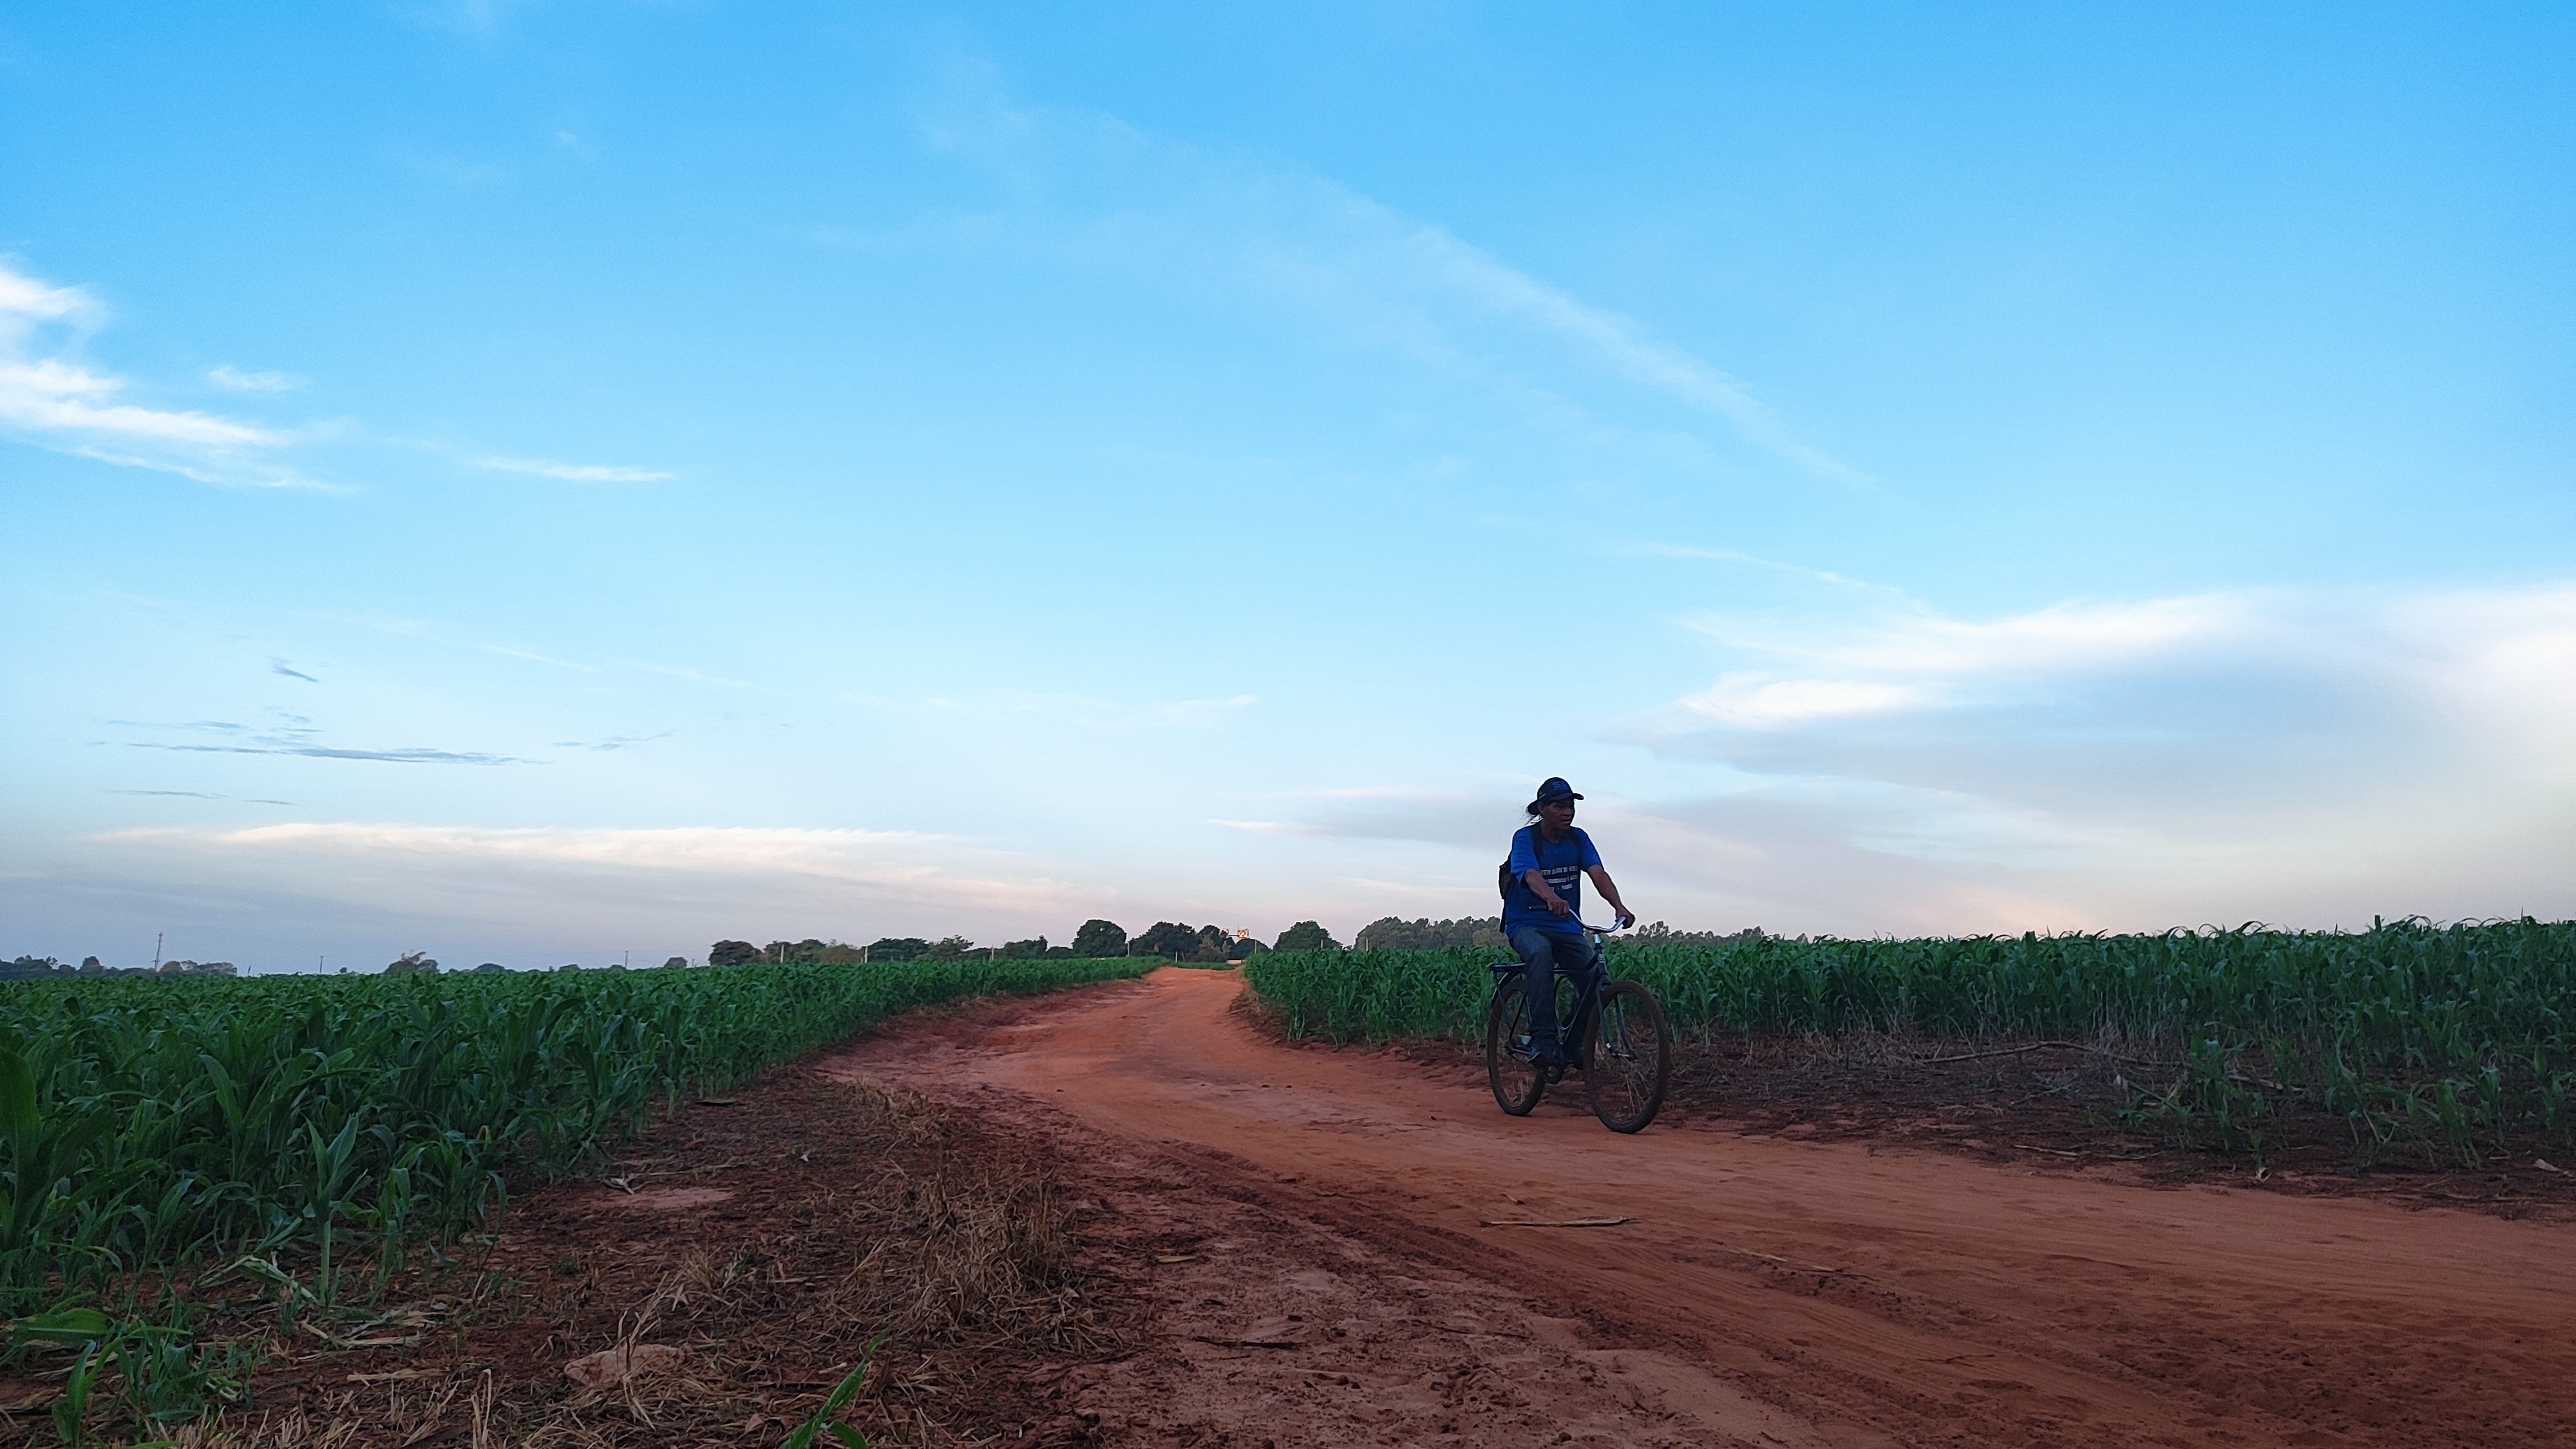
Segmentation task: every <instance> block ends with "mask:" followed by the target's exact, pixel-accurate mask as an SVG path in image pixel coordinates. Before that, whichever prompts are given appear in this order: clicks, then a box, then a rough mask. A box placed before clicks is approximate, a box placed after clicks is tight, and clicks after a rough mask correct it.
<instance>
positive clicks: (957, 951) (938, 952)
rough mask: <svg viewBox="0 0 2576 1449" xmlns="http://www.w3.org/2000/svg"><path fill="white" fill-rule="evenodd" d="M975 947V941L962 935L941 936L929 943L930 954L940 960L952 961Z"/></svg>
mask: <svg viewBox="0 0 2576 1449" xmlns="http://www.w3.org/2000/svg"><path fill="white" fill-rule="evenodd" d="M974 949H975V943H974V942H972V941H970V940H967V939H966V938H965V937H963V936H942V937H940V938H939V939H938V940H936V941H933V942H931V943H930V954H931V955H932V956H933V957H935V958H937V959H939V960H942V961H954V960H956V959H958V958H959V957H961V956H963V955H965V954H966V953H967V952H969V951H972V950H974Z"/></svg>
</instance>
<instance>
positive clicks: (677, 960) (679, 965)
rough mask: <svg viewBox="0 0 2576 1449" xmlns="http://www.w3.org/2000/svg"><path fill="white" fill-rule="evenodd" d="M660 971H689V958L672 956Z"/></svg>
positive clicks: (479, 968)
mask: <svg viewBox="0 0 2576 1449" xmlns="http://www.w3.org/2000/svg"><path fill="white" fill-rule="evenodd" d="M475 969H476V970H478V971H479V970H481V969H482V968H481V967H479V966H478V967H476V968H475ZM662 969H663V970H665V971H686V970H688V969H689V958H688V957H686V956H673V957H671V958H670V959H669V960H667V961H664V962H663V963H662Z"/></svg>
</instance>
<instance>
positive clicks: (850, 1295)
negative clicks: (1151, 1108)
mask: <svg viewBox="0 0 2576 1449" xmlns="http://www.w3.org/2000/svg"><path fill="white" fill-rule="evenodd" d="M767 1096H768V1098H770V1099H774V1100H764V1101H761V1102H754V1101H753V1100H752V1099H751V1098H750V1097H749V1096H746V1098H745V1100H744V1102H743V1104H742V1108H740V1109H729V1110H728V1111H727V1112H726V1113H725V1114H724V1115H722V1116H720V1117H717V1116H711V1115H709V1114H705V1113H701V1114H700V1115H701V1116H702V1117H704V1118H705V1120H704V1121H702V1122H701V1123H700V1124H699V1125H700V1127H701V1128H702V1129H705V1130H701V1131H700V1132H698V1133H696V1134H694V1135H689V1137H688V1140H687V1141H686V1142H674V1141H669V1140H664V1141H660V1142H656V1141H653V1140H652V1139H650V1138H648V1139H647V1140H646V1141H645V1142H643V1143H639V1144H638V1155H639V1156H641V1157H643V1160H647V1161H650V1162H653V1163H655V1164H657V1167H656V1169H655V1172H656V1173H657V1175H661V1176H672V1177H682V1178H689V1177H690V1175H691V1174H699V1176H697V1177H695V1178H694V1179H692V1180H700V1181H706V1182H714V1183H721V1184H723V1186H724V1188H725V1190H726V1191H728V1192H730V1193H731V1195H732V1196H731V1197H730V1199H729V1200H727V1201H725V1202H724V1203H723V1204H722V1206H721V1207H720V1208H717V1209H714V1210H701V1211H696V1212H691V1213H688V1214H685V1215H683V1214H672V1215H653V1216H646V1217H642V1218H640V1219H639V1216H638V1215H637V1214H635V1213H633V1212H630V1211H622V1210H621V1209H620V1208H618V1207H617V1206H616V1205H615V1204H614V1201H613V1199H605V1195H604V1194H603V1192H602V1190H601V1189H599V1188H596V1187H566V1188H562V1189H555V1190H552V1192H553V1197H552V1198H551V1199H549V1197H548V1196H547V1195H546V1194H539V1195H537V1196H535V1197H532V1198H531V1199H530V1200H529V1201H527V1202H525V1203H523V1204H521V1205H520V1206H519V1207H518V1208H515V1209H514V1210H513V1214H512V1218H511V1221H510V1222H509V1224H507V1225H505V1229H504V1235H503V1241H502V1244H501V1245H500V1254H499V1256H500V1257H501V1258H502V1259H504V1260H505V1261H507V1262H508V1263H510V1264H511V1265H513V1276H514V1281H516V1283H517V1284H518V1288H517V1291H516V1293H515V1294H514V1295H512V1296H509V1297H507V1298H505V1299H504V1300H503V1301H502V1302H501V1304H500V1308H501V1314H500V1315H499V1317H498V1319H497V1321H486V1322H485V1323H483V1324H480V1325H477V1326H474V1327H471V1328H467V1329H463V1330H460V1331H458V1332H456V1333H455V1334H453V1335H452V1336H450V1337H449V1338H448V1339H447V1340H445V1341H443V1342H441V1343H439V1344H436V1345H429V1346H424V1347H423V1348H422V1349H421V1350H420V1351H419V1352H418V1353H416V1354H414V1355H412V1356H410V1358H409V1359H408V1360H407V1361H404V1362H386V1361H384V1360H385V1357H386V1356H385V1355H382V1354H378V1355H374V1356H373V1357H372V1358H371V1357H370V1356H368V1355H359V1354H349V1355H331V1356H328V1357H329V1361H328V1362H318V1361H316V1360H306V1361H304V1362H302V1363H300V1364H299V1365H297V1367H298V1369H299V1370H300V1372H299V1373H298V1374H297V1375H296V1379H297V1382H294V1383H277V1384H273V1385H267V1384H264V1385H262V1386H261V1394H260V1402H261V1404H262V1407H261V1408H260V1409H258V1410H245V1409H240V1408H236V1409H233V1410H230V1411H228V1412H227V1413H226V1414H225V1415H224V1416H223V1417H222V1418H221V1419H220V1420H218V1421H213V1422H208V1423H205V1424H200V1425H196V1426H191V1427H189V1428H188V1429H187V1430H185V1431H184V1432H183V1433H182V1434H180V1435H179V1436H178V1437H177V1442H178V1443H179V1444H181V1445H184V1446H186V1449H343V1446H348V1449H356V1446H361V1445H363V1446H402V1445H412V1444H436V1445H456V1446H468V1449H617V1446H632V1445H646V1444H653V1445H661V1444H697V1443H702V1442H717V1443H724V1444H736V1443H739V1444H745V1445H769V1444H775V1443H777V1442H778V1441H779V1440H780V1439H782V1438H783V1437H784V1436H785V1435H786V1433H787V1431H788V1430H789V1429H790V1428H792V1427H793V1426H794V1425H795V1424H796V1423H798V1422H801V1421H802V1419H803V1418H804V1417H805V1416H806V1415H808V1414H810V1413H812V1412H813V1410H814V1408H815V1406H816V1405H817V1404H819V1403H820V1402H821V1401H822V1399H823V1396H824V1395H825V1394H826V1393H827V1392H828V1391H829V1390H830V1388H831V1386H832V1385H833V1384H834V1383H835V1382H837V1381H838V1380H839V1379H840V1378H841V1377H842V1376H843V1374H844V1373H846V1372H847V1370H848V1369H849V1368H850V1367H851V1365H852V1364H854V1363H855V1362H857V1361H858V1359H859V1358H860V1357H861V1355H862V1354H863V1353H864V1352H865V1350H866V1348H867V1345H868V1344H869V1343H870V1342H871V1341H872V1340H874V1339H876V1338H877V1337H878V1336H879V1335H881V1334H882V1335H883V1336H884V1339H885V1342H884V1345H883V1347H881V1348H880V1349H879V1350H878V1351H877V1354H876V1356H875V1358H874V1360H873V1364H872V1367H871V1369H870V1372H869V1374H868V1376H867V1379H866V1387H865V1389H864V1390H863V1392H862V1393H861V1395H860V1398H859V1400H858V1401H857V1402H856V1403H855V1404H854V1405H853V1406H852V1408H851V1411H850V1412H849V1413H848V1414H847V1415H846V1416H845V1417H847V1418H848V1419H849V1420H850V1421H851V1422H853V1423H855V1424H857V1425H858V1426H859V1427H860V1428H861V1429H862V1430H863V1432H865V1433H866V1434H867V1435H868V1436H869V1438H870V1440H871V1442H874V1443H877V1444H880V1445H924V1446H928V1445H950V1444H956V1443H962V1442H981V1441H984V1440H987V1439H989V1438H991V1437H992V1436H994V1435H995V1434H996V1433H999V1432H1009V1431H1016V1430H1017V1429H1018V1428H1019V1427H1020V1426H1021V1423H1022V1422H1025V1421H1024V1420H1023V1421H1020V1422H1012V1420H1013V1418H1014V1416H1015V1415H1016V1414H1017V1413H1018V1412H1019V1411H1018V1410H1017V1409H1016V1408H1014V1407H1013V1406H1014V1405H1017V1404H1019V1403H1021V1402H1022V1401H1023V1399H1024V1397H1025V1396H1024V1394H1023V1393H1022V1387H1023V1385H1022V1380H1023V1378H1024V1377H1025V1376H1026V1375H1027V1374H1028V1373H1029V1372H1030V1371H1031V1369H1032V1368H1033V1366H1037V1365H1043V1364H1047V1363H1056V1362H1063V1361H1067V1360H1076V1359H1084V1358H1090V1357H1096V1356H1098V1355H1100V1354H1101V1353H1102V1352H1104V1351H1105V1350H1107V1349H1109V1348H1111V1347H1112V1346H1113V1336H1112V1333H1111V1331H1110V1330H1109V1329H1108V1328H1107V1327H1106V1318H1105V1315H1104V1313H1103V1311H1102V1306H1101V1305H1099V1304H1097V1303H1095V1302H1094V1301H1093V1299H1092V1298H1091V1297H1090V1296H1087V1295H1086V1292H1085V1288H1086V1286H1087V1285H1086V1283H1085V1282H1084V1280H1083V1275H1082V1274H1081V1273H1080V1271H1079V1270H1078V1269H1077V1267H1076V1265H1075V1263H1074V1254H1073V1241H1072V1238H1071V1235H1070V1234H1069V1233H1068V1231H1067V1228H1066V1213H1065V1210H1064V1207H1063V1206H1062V1205H1061V1204H1060V1202H1059V1200H1058V1199H1059V1195H1058V1193H1057V1190H1056V1186H1055V1174H1054V1171H1053V1168H1052V1166H1051V1164H1050V1163H1048V1162H1047V1161H1046V1160H1045V1159H1044V1158H1042V1157H1041V1156H1039V1155H1036V1153H1035V1152H1034V1151H1032V1150H1031V1149H1030V1148H1028V1147H1026V1146H1025V1145H1022V1144H1016V1143H1010V1142H1005V1141H1003V1140H1001V1139H1000V1138H998V1137H997V1136H996V1135H995V1134H992V1133H990V1132H988V1131H986V1130H985V1129H983V1128H981V1127H979V1126H977V1125H976V1124H975V1123H973V1122H972V1121H971V1120H969V1119H966V1118H963V1117H960V1116H958V1115H956V1114H953V1113H950V1112H948V1111H947V1110H945V1109H943V1108H941V1107H939V1106H937V1105H936V1104H933V1103H931V1102H929V1101H927V1100H925V1099H923V1098H921V1097H918V1096H914V1095H912V1094H909V1093H902V1092H888V1091H884V1090H881V1089H878V1088H876V1087H873V1086H867V1085H849V1084H840V1083H829V1082H822V1081H820V1080H819V1079H813V1078H811V1077H810V1075H809V1076H808V1078H807V1079H805V1080H804V1081H802V1082H797V1081H783V1082H778V1083H775V1084H773V1086H772V1087H771V1088H770V1089H769V1091H768V1094H767ZM727 1129H740V1130H727ZM664 1135H665V1136H666V1137H676V1136H679V1135H683V1134H681V1133H680V1132H678V1131H674V1132H673V1133H669V1134H664ZM818 1138H828V1139H829V1144H828V1145H824V1144H822V1143H819V1142H818ZM763 1148H767V1149H769V1150H768V1151H766V1152H763V1151H762V1149H763ZM652 1153H660V1154H662V1155H660V1156H649V1155H647V1154H652ZM745 1158H753V1159H754V1160H755V1162H756V1164H757V1166H756V1168H754V1169H752V1170H746V1168H745V1166H744V1164H743V1159H745ZM701 1162H704V1163H712V1164H715V1166H714V1167H704V1166H698V1165H697V1164H698V1163H701ZM773 1164H774V1165H773ZM719 1169H721V1170H719ZM585 1194H587V1197H586V1198H585V1196H584V1195H585ZM603 1200H606V1201H608V1203H609V1205H608V1206H606V1207H605V1208H602V1207H601V1206H600V1203H601V1202H602V1201H603ZM639 1230H641V1231H642V1233H643V1235H644V1237H643V1241H641V1242H638V1241H636V1240H634V1239H633V1238H631V1237H630V1235H632V1234H636V1233H638V1231H639ZM574 1263H578V1264H580V1265H581V1266H580V1271H579V1272H578V1273H577V1274H576V1273H574V1272H571V1271H569V1270H568V1269H567V1268H566V1267H565V1266H564V1265H567V1264H574ZM549 1269H551V1270H552V1271H549ZM317 1357H318V1356H317ZM584 1359H588V1360H590V1361H591V1363H592V1364H593V1365H596V1366H597V1367H598V1368H599V1369H600V1370H601V1371H600V1372H597V1373H594V1374H592V1375H591V1378H592V1380H593V1381H591V1382H588V1383H581V1382H575V1381H573V1380H571V1379H569V1378H567V1376H566V1372H565V1370H566V1367H567V1365H568V1364H576V1365H577V1363H578V1361H581V1360H584ZM622 1367H623V1368H627V1369H629V1370H630V1371H627V1372H624V1373H621V1372H619V1370H620V1369H621V1368H622ZM407 1372H418V1373H423V1374H425V1375H426V1376H425V1377H419V1378H391V1377H389V1376H390V1375H394V1374H402V1373H407ZM359 1374H364V1375H365V1376H366V1377H367V1378H369V1379H371V1380H372V1379H382V1381H380V1382H369V1383H363V1384H354V1385H353V1384H352V1383H351V1382H350V1380H351V1378H352V1377H353V1376H356V1375H359ZM1020 1442H1037V1441H1035V1440H1022V1441H1020Z"/></svg>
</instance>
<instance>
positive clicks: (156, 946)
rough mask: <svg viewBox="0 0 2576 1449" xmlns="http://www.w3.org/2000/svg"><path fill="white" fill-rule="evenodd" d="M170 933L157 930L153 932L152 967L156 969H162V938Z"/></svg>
mask: <svg viewBox="0 0 2576 1449" xmlns="http://www.w3.org/2000/svg"><path fill="white" fill-rule="evenodd" d="M168 934H169V932H167V931H155V932H153V933H152V969H153V970H155V971H158V970H160V969H161V938H162V937H163V936H166V935H168Z"/></svg>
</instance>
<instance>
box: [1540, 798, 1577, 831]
mask: <svg viewBox="0 0 2576 1449" xmlns="http://www.w3.org/2000/svg"><path fill="white" fill-rule="evenodd" d="M1538 819H1539V823H1540V824H1542V825H1544V826H1546V827H1547V828H1548V829H1549V830H1551V831H1559V830H1563V829H1565V828H1566V827H1568V826H1570V825H1572V824H1573V823H1574V802H1573V801H1571V800H1550V801H1548V802H1547V803H1546V804H1544V805H1541V806H1540V807H1538Z"/></svg>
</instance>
